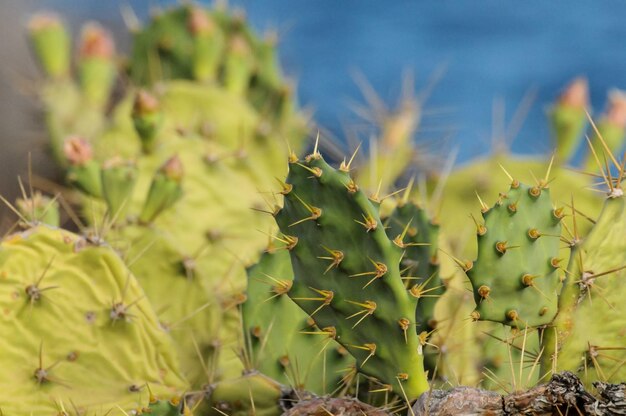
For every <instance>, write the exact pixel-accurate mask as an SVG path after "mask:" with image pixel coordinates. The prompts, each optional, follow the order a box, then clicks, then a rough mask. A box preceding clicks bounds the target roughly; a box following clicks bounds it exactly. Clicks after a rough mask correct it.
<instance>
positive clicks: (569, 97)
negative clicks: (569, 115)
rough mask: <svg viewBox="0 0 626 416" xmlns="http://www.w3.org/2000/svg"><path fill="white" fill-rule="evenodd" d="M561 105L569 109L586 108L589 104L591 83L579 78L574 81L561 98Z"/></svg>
mask: <svg viewBox="0 0 626 416" xmlns="http://www.w3.org/2000/svg"><path fill="white" fill-rule="evenodd" d="M559 104H563V105H566V106H568V107H576V108H585V107H587V106H588V104H589V83H588V82H587V78H583V77H579V78H576V79H575V80H574V81H572V82H571V83H570V84H569V85H568V86H567V87H566V88H565V90H564V91H563V93H562V94H561V96H560V97H559Z"/></svg>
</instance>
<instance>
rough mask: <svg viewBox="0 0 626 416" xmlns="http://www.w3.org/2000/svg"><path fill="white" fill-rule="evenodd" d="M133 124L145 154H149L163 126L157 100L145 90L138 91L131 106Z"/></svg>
mask: <svg viewBox="0 0 626 416" xmlns="http://www.w3.org/2000/svg"><path fill="white" fill-rule="evenodd" d="M133 124H134V125H135V130H136V131H137V133H138V134H139V137H140V138H141V147H142V149H143V151H144V152H145V153H151V152H152V151H153V150H154V147H155V144H156V136H157V133H158V131H159V129H160V128H161V125H162V124H163V114H162V113H161V109H160V104H159V100H158V99H157V98H156V97H155V96H154V95H152V94H150V93H149V92H147V91H146V90H139V91H138V92H137V95H136V96H135V103H134V105H133Z"/></svg>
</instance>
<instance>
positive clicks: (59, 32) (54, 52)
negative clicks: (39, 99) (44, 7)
mask: <svg viewBox="0 0 626 416" xmlns="http://www.w3.org/2000/svg"><path fill="white" fill-rule="evenodd" d="M28 31H29V34H30V41H31V44H32V47H33V50H34V52H35V55H36V57H37V59H38V60H39V64H40V65H41V67H42V69H43V70H44V72H45V73H46V75H47V76H49V77H51V78H61V77H65V76H67V75H69V70H70V38H69V35H68V33H67V30H66V28H65V27H64V26H63V23H62V22H61V19H60V18H59V17H58V16H57V15H56V14H54V13H50V12H46V13H40V14H37V15H35V16H33V17H32V18H31V19H30V21H29V22H28Z"/></svg>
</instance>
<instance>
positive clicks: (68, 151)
mask: <svg viewBox="0 0 626 416" xmlns="http://www.w3.org/2000/svg"><path fill="white" fill-rule="evenodd" d="M63 153H64V154H65V157H66V158H67V160H68V161H69V162H70V164H72V165H77V166H82V165H85V164H86V163H87V162H89V161H91V160H92V159H93V150H92V148H91V144H89V142H88V141H87V140H85V139H84V138H82V137H79V136H71V137H68V138H67V139H66V140H65V143H63Z"/></svg>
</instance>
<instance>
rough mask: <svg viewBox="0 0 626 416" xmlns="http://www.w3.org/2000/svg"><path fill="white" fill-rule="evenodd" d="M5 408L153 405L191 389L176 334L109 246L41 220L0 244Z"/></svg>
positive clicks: (0, 405) (0, 402)
mask: <svg viewBox="0 0 626 416" xmlns="http://www.w3.org/2000/svg"><path fill="white" fill-rule="evenodd" d="M0 311H2V313H1V316H0V340H2V341H0V342H2V347H1V350H2V354H1V355H0V367H2V371H1V372H0V386H1V388H0V409H2V411H3V412H4V414H7V415H11V414H24V413H27V410H28V411H30V412H34V413H36V414H53V412H55V411H56V410H57V409H58V406H59V405H62V404H65V406H69V405H70V403H74V405H75V406H76V407H77V408H78V409H81V411H87V410H88V411H90V412H91V411H95V410H100V409H106V408H109V407H111V406H120V407H122V408H126V409H133V408H137V407H138V406H139V407H141V406H145V405H147V404H148V401H149V398H150V395H149V393H148V390H147V388H146V384H148V385H149V386H150V389H151V390H152V391H154V392H155V393H156V394H159V395H163V396H171V395H173V394H175V393H176V392H179V391H182V390H184V389H186V388H187V384H186V382H185V380H184V379H183V378H182V377H181V373H180V370H179V368H178V364H177V357H176V353H175V349H174V345H173V343H172V340H171V338H170V337H169V336H168V335H167V334H166V333H165V332H164V331H163V329H162V328H161V327H160V326H159V323H158V320H157V317H156V314H155V313H154V311H153V310H152V307H151V305H150V304H149V303H148V300H147V299H146V297H145V294H144V292H143V290H142V289H141V288H140V287H139V284H138V283H137V281H136V280H135V278H134V276H133V275H132V274H131V273H130V271H129V270H128V269H127V268H126V266H125V265H124V263H123V261H122V260H121V259H120V258H119V257H118V255H117V254H116V253H115V252H114V251H113V250H112V249H111V248H109V247H107V246H103V245H101V246H93V245H91V244H90V243H89V242H88V241H86V240H85V239H84V238H82V237H79V236H76V235H74V234H72V233H70V232H67V231H63V230H58V229H54V228H49V227H47V226H44V225H40V226H37V227H35V228H32V229H29V230H27V231H25V232H23V233H20V234H14V235H11V236H8V237H6V238H5V239H4V240H3V241H2V242H1V244H0Z"/></svg>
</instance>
